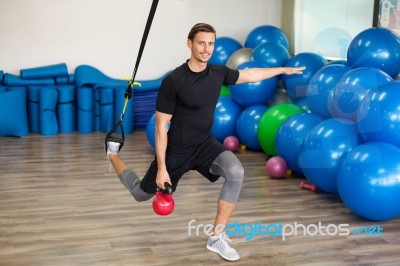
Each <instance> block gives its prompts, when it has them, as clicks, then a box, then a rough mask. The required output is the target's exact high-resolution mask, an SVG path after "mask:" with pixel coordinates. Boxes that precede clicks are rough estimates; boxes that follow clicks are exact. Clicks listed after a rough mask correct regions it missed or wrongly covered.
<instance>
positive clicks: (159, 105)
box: [156, 76, 177, 115]
mask: <svg viewBox="0 0 400 266" xmlns="http://www.w3.org/2000/svg"><path fill="white" fill-rule="evenodd" d="M176 98H177V92H176V89H175V88H174V86H173V83H172V82H171V79H170V77H169V76H167V77H166V78H165V79H164V80H163V81H162V83H161V86H160V89H159V90H158V94H157V100H156V110H157V111H158V112H161V113H165V114H171V115H172V114H173V113H174V112H175V106H176Z"/></svg>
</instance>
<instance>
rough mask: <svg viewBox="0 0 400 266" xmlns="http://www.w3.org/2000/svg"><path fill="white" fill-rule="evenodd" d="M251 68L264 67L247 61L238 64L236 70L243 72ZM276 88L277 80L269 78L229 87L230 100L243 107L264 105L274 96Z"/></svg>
mask: <svg viewBox="0 0 400 266" xmlns="http://www.w3.org/2000/svg"><path fill="white" fill-rule="evenodd" d="M253 67H266V65H264V64H262V63H260V62H257V61H247V62H244V63H242V64H240V65H239V66H238V67H237V69H238V70H244V69H249V68H253ZM277 87H278V78H277V77H276V76H275V77H271V78H269V79H265V80H262V81H259V82H248V83H241V84H235V85H230V86H229V89H230V91H231V96H232V98H233V99H234V100H235V101H236V102H237V103H239V104H240V105H242V106H243V107H247V106H251V105H257V104H261V105H266V104H267V103H268V102H269V101H270V100H271V99H272V97H273V96H274V94H275V92H276V89H277Z"/></svg>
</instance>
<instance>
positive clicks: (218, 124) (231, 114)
mask: <svg viewBox="0 0 400 266" xmlns="http://www.w3.org/2000/svg"><path fill="white" fill-rule="evenodd" d="M241 111H242V107H241V106H240V105H239V104H237V103H236V102H235V101H234V100H233V99H232V98H231V97H228V96H220V97H219V99H218V103H217V106H216V108H215V114H214V122H213V125H212V127H211V133H212V134H213V135H214V137H215V138H216V139H217V140H218V141H220V142H223V141H224V139H225V138H226V137H228V136H236V121H237V118H238V117H239V115H240V113H241Z"/></svg>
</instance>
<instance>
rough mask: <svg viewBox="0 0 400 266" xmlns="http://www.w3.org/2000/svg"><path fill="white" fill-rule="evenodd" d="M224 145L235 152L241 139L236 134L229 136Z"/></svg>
mask: <svg viewBox="0 0 400 266" xmlns="http://www.w3.org/2000/svg"><path fill="white" fill-rule="evenodd" d="M223 144H224V146H225V147H226V148H227V149H228V150H230V151H231V152H235V151H237V150H238V149H239V145H240V143H239V139H238V138H237V137H235V136H228V137H226V138H225V139H224V142H223Z"/></svg>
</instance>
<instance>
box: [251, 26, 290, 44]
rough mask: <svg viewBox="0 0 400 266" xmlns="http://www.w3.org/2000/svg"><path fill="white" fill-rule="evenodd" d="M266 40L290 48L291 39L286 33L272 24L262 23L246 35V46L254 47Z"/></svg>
mask: <svg viewBox="0 0 400 266" xmlns="http://www.w3.org/2000/svg"><path fill="white" fill-rule="evenodd" d="M265 42H274V43H278V44H281V45H282V46H283V47H285V48H286V49H288V50H289V40H288V38H287V37H286V35H285V33H284V32H283V31H282V30H281V29H279V28H278V27H275V26H272V25H261V26H258V27H256V28H254V29H253V30H251V31H250V33H249V34H248V35H247V37H246V41H245V43H244V46H245V47H248V48H253V49H254V48H255V47H257V46H258V45H259V44H261V43H265Z"/></svg>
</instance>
